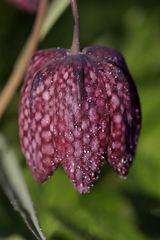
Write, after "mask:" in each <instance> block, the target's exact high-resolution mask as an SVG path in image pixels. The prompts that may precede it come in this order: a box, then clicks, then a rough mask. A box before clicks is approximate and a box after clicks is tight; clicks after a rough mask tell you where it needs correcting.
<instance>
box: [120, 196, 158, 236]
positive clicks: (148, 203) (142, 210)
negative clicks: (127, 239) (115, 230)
mask: <svg viewBox="0 0 160 240" xmlns="http://www.w3.org/2000/svg"><path fill="white" fill-rule="evenodd" d="M124 194H125V196H126V197H127V199H128V200H129V202H130V203H131V204H132V206H133V209H134V213H135V214H136V217H137V219H136V220H137V221H136V222H137V225H138V227H139V229H140V231H141V232H142V233H144V234H146V235H147V236H150V237H152V238H154V237H159V236H160V216H158V215H156V214H154V211H155V210H157V209H160V199H157V198H154V197H152V196H150V195H146V194H143V193H141V192H139V193H138V192H137V193H134V192H132V193H131V192H125V193H124Z"/></svg>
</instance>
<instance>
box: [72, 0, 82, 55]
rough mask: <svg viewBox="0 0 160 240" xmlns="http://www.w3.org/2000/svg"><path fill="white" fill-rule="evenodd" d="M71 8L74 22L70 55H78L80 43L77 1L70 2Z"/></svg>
mask: <svg viewBox="0 0 160 240" xmlns="http://www.w3.org/2000/svg"><path fill="white" fill-rule="evenodd" d="M71 7H72V14H73V20H74V28H73V40H72V47H71V53H72V54H78V52H79V51H80V41H79V11H78V4H77V0H71Z"/></svg>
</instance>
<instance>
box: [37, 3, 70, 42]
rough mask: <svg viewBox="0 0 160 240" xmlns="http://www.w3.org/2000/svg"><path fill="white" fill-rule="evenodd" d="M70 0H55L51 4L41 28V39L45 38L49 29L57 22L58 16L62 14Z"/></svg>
mask: <svg viewBox="0 0 160 240" xmlns="http://www.w3.org/2000/svg"><path fill="white" fill-rule="evenodd" d="M69 3H70V0H54V1H52V3H51V4H50V6H49V10H48V13H47V16H46V19H45V21H44V24H43V27H42V30H41V36H40V38H41V40H43V39H44V38H45V36H46V35H47V33H48V32H49V30H50V29H51V28H52V26H53V25H54V24H55V23H56V21H57V20H58V18H59V17H60V16H61V15H62V13H63V12H64V11H65V9H66V8H67V7H68V5H69Z"/></svg>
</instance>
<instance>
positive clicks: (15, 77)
mask: <svg viewBox="0 0 160 240" xmlns="http://www.w3.org/2000/svg"><path fill="white" fill-rule="evenodd" d="M47 6H48V0H41V1H40V3H39V7H38V12H37V16H36V19H35V22H34V26H33V29H32V32H31V34H30V36H29V38H28V40H27V44H26V46H25V48H24V49H23V50H22V53H21V54H20V56H19V58H18V61H17V62H16V64H15V66H14V68H13V71H12V73H11V75H10V77H9V79H8V81H7V83H6V85H5V87H4V89H3V90H2V92H1V94H0V118H1V117H2V115H3V113H4V112H5V110H6V108H7V106H8V104H9V102H10V101H11V99H12V97H13V95H14V93H15V91H16V90H17V88H18V86H19V84H20V82H21V80H22V78H23V75H24V73H25V70H26V68H27V66H28V63H29V61H30V59H31V57H32V55H33V53H34V51H35V50H36V48H37V45H38V42H39V38H40V30H41V27H42V24H43V20H44V17H45V14H46V11H47Z"/></svg>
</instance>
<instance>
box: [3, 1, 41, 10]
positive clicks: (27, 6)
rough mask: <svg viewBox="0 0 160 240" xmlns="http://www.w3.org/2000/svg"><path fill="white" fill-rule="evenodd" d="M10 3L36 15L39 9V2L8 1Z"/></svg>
mask: <svg viewBox="0 0 160 240" xmlns="http://www.w3.org/2000/svg"><path fill="white" fill-rule="evenodd" d="M7 1H8V2H9V3H11V4H12V5H14V6H15V7H17V8H19V9H20V10H23V11H26V12H29V13H34V12H36V10H37V8H38V3H39V0H7Z"/></svg>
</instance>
